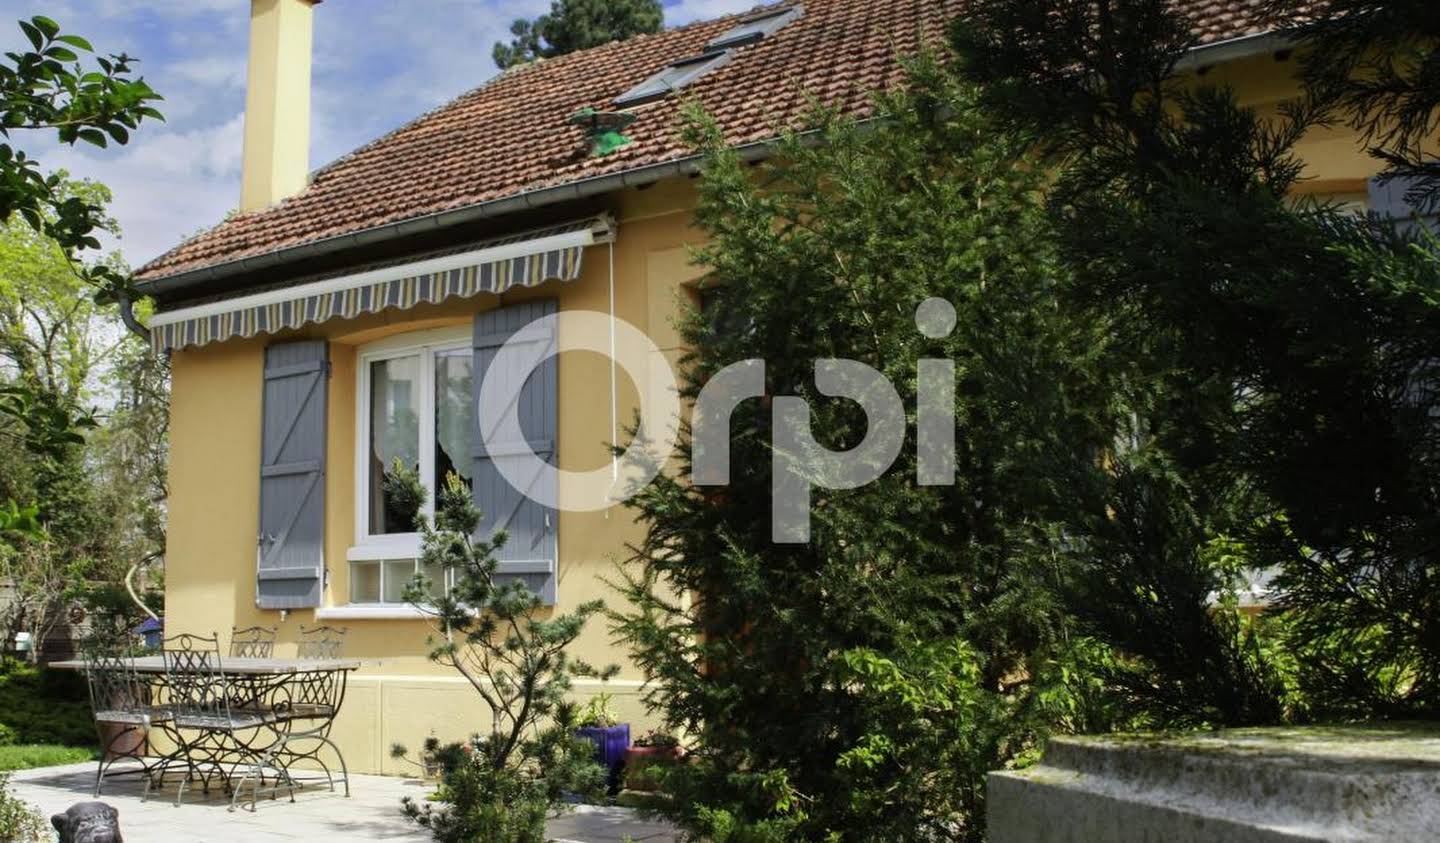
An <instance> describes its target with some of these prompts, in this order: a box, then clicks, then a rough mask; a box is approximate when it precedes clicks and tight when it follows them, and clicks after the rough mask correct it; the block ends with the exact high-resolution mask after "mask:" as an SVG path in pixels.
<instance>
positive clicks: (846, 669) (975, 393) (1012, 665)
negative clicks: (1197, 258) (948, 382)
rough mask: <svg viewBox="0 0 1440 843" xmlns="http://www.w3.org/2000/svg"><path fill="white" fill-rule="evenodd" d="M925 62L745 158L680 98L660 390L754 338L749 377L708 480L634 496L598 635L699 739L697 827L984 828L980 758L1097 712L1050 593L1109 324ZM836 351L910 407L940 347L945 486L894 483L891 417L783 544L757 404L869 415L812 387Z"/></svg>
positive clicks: (1015, 748) (735, 831) (881, 836)
mask: <svg viewBox="0 0 1440 843" xmlns="http://www.w3.org/2000/svg"><path fill="white" fill-rule="evenodd" d="M937 64H938V63H936V62H934V61H932V60H929V59H923V60H919V61H917V62H916V63H915V64H914V66H913V67H912V69H911V70H912V75H911V81H910V88H911V90H909V91H906V92H902V93H899V94H896V95H894V96H886V97H882V98H880V99H879V100H878V101H877V104H876V106H877V108H876V110H877V117H878V118H879V119H880V121H881V122H882V125H883V126H884V129H883V131H875V130H873V128H872V127H869V126H860V125H855V124H854V123H852V122H850V121H847V120H843V119H840V118H838V117H836V116H834V115H832V114H828V113H824V112H821V113H819V114H817V115H816V117H815V120H814V125H816V126H817V129H816V131H815V133H814V134H813V135H810V136H806V137H799V136H790V137H787V138H786V139H785V140H784V141H783V142H782V143H781V145H780V147H779V150H778V152H777V155H776V156H775V157H774V158H773V159H771V160H770V161H768V162H767V163H766V164H764V165H762V166H761V167H760V168H759V169H758V171H757V170H755V169H752V168H750V167H748V166H746V165H744V164H743V163H742V162H741V161H740V160H739V158H738V157H737V156H736V154H735V153H734V152H733V151H731V150H730V149H729V148H728V147H727V145H726V144H725V141H724V139H723V138H722V137H721V136H720V133H719V132H718V130H717V129H716V128H715V125H714V123H713V122H711V121H709V120H707V119H706V118H704V116H703V115H698V114H696V113H695V112H694V111H693V110H692V111H691V112H690V114H689V121H690V122H689V129H688V137H689V139H690V141H691V142H692V143H693V144H695V145H697V146H698V148H699V149H700V151H702V152H703V153H704V156H705V160H706V166H705V172H704V179H703V180H702V181H701V182H700V191H701V202H700V206H699V210H698V222H699V224H700V225H701V226H702V227H703V228H704V229H705V231H706V233H707V234H708V235H709V245H707V246H706V247H704V248H702V249H701V250H700V251H699V253H698V254H697V256H696V259H697V262H698V263H700V264H703V265H704V266H706V267H707V268H708V269H709V270H710V275H709V277H708V280H707V281H706V282H705V286H704V290H703V294H704V296H705V298H706V312H705V313H704V314H693V315H692V316H691V317H690V318H689V319H688V320H687V321H686V323H685V324H684V325H683V326H682V329H683V331H684V334H685V339H686V341H687V344H688V345H689V346H690V347H692V348H694V349H695V351H694V352H693V353H692V354H691V355H690V356H689V357H688V358H687V359H686V360H685V361H684V379H685V380H684V387H683V391H684V394H685V395H686V396H687V397H692V398H693V397H694V396H695V395H696V393H697V391H698V390H699V389H700V388H701V386H703V385H704V384H705V383H706V382H707V381H708V380H709V378H710V377H711V376H712V375H713V374H714V373H715V372H717V371H719V370H720V369H721V368H722V367H724V366H725V365H727V364H730V363H733V362H736V361H740V360H746V359H753V358H759V359H762V360H764V361H765V364H766V370H765V394H766V396H767V397H766V399H763V400H759V401H747V402H745V403H742V404H741V405H740V407H739V408H738V409H737V410H736V411H735V413H734V414H733V416H732V420H731V436H730V460H731V474H730V482H729V485H728V486H727V487H725V488H723V489H704V488H696V487H694V486H692V485H691V484H690V483H689V482H688V477H687V476H685V475H684V474H682V475H680V476H678V477H668V476H667V477H662V478H660V479H658V480H657V481H656V482H655V483H653V484H652V485H651V486H649V487H647V488H646V489H645V490H643V491H642V492H641V493H640V494H639V495H638V497H636V498H635V499H634V500H633V501H632V504H633V505H635V506H636V507H637V509H638V511H639V516H640V518H641V519H642V521H643V522H644V523H645V524H646V525H647V527H648V530H647V537H646V540H645V542H644V544H643V545H642V546H641V547H640V548H638V552H637V555H636V558H635V563H636V569H634V570H632V571H631V572H630V573H629V574H628V575H627V576H626V580H625V582H624V583H623V586H624V593H625V596H626V597H627V599H628V601H629V602H630V604H631V605H632V606H633V607H634V608H633V609H632V610H630V611H627V612H625V613H623V614H622V615H620V616H618V617H617V618H616V629H617V632H618V633H619V634H620V635H621V636H622V637H623V638H624V640H625V641H626V642H627V643H628V644H629V645H630V646H631V648H632V650H633V651H634V656H635V658H636V660H637V662H638V663H639V664H640V665H641V667H642V668H643V669H644V670H645V671H646V673H647V675H648V676H649V677H650V679H651V682H652V685H651V687H650V690H649V693H648V696H647V700H648V702H649V703H650V704H651V705H652V706H654V707H655V708H656V709H658V711H659V712H660V713H662V714H663V715H664V717H665V719H666V721H667V726H668V727H670V728H671V729H673V730H683V731H684V732H685V733H686V734H687V736H690V737H693V739H694V742H695V744H696V746H695V751H694V753H692V755H691V756H690V757H691V759H692V763H689V764H687V765H684V766H682V767H678V768H676V769H675V770H673V771H671V772H669V773H668V775H667V776H666V781H665V786H666V789H667V790H668V791H669V792H671V793H672V794H674V796H675V802H674V808H673V809H672V810H671V813H672V815H673V816H674V817H675V818H676V819H678V820H679V821H680V822H681V823H682V824H683V825H684V826H685V827H686V828H687V829H689V830H690V831H691V832H693V833H694V834H696V835H698V836H700V837H703V838H705V839H713V840H716V841H736V843H738V842H739V841H768V840H792V839H803V840H836V841H851V840H854V841H860V840H865V841H869V840H876V841H879V840H887V841H888V840H893V841H900V840H929V839H978V838H979V837H980V836H981V835H982V833H983V829H982V825H983V810H982V807H981V805H982V800H983V792H984V788H983V778H982V776H983V771H985V770H986V769H993V768H994V767H996V766H1002V765H1005V764H1013V763H1021V762H1022V761H1023V760H1024V759H1026V758H1028V757H1030V756H1032V755H1033V753H1034V751H1035V748H1036V747H1037V746H1038V744H1039V742H1040V741H1041V740H1042V739H1043V737H1044V735H1045V734H1046V733H1047V732H1048V730H1049V729H1050V728H1051V726H1052V724H1055V723H1063V722H1066V721H1069V722H1082V721H1083V722H1085V723H1086V725H1101V726H1107V725H1109V724H1103V723H1095V722H1094V721H1093V720H1088V719H1087V718H1099V717H1101V716H1103V715H1105V714H1106V713H1107V712H1106V709H1105V708H1104V707H1103V706H1100V705H1093V704H1091V703H1090V702H1089V696H1090V694H1091V691H1090V689H1089V686H1088V685H1087V684H1086V683H1085V681H1084V680H1083V677H1082V676H1081V675H1080V668H1081V665H1083V664H1084V663H1085V659H1084V658H1083V656H1084V654H1083V653H1081V652H1079V651H1078V650H1077V649H1076V648H1077V647H1079V646H1080V645H1081V644H1082V643H1085V644H1086V645H1087V646H1090V647H1092V648H1093V647H1094V646H1095V645H1094V644H1093V642H1083V641H1082V639H1080V638H1078V637H1077V636H1075V635H1074V634H1073V633H1072V631H1071V630H1070V629H1069V624H1068V621H1067V620H1066V618H1065V617H1064V614H1063V612H1062V611H1061V607H1060V606H1059V604H1058V603H1057V601H1056V600H1055V598H1054V595H1053V590H1052V588H1051V587H1050V583H1051V582H1053V581H1054V580H1055V579H1056V577H1057V576H1059V575H1060V574H1061V573H1062V572H1063V570H1064V568H1063V561H1064V560H1063V551H1064V548H1065V544H1064V542H1063V541H1062V533H1061V531H1060V529H1059V526H1058V524H1057V522H1056V520H1055V518H1056V514H1057V512H1058V507H1059V506H1060V504H1062V503H1065V502H1066V499H1067V497H1068V495H1069V493H1070V489H1069V488H1068V487H1067V486H1066V485H1065V484H1064V483H1062V482H1059V481H1058V480H1057V478H1064V479H1065V480H1068V479H1069V478H1070V477H1075V476H1084V475H1085V473H1086V472H1090V471H1094V470H1095V468H1094V465H1095V455H1096V454H1098V453H1099V452H1100V450H1101V448H1102V447H1103V445H1104V444H1105V439H1104V438H1103V437H1104V432H1105V430H1106V428H1105V427H1104V426H1103V425H1102V422H1103V421H1104V416H1105V411H1106V409H1107V407H1106V406H1105V405H1104V403H1103V401H1102V400H1101V398H1103V396H1104V395H1105V394H1106V393H1105V392H1104V391H1103V390H1102V389H1101V387H1102V386H1103V385H1104V380H1103V377H1104V376H1103V373H1100V372H1097V371H1096V370H1095V369H1093V368H1091V366H1090V361H1091V360H1092V359H1093V358H1094V357H1095V356H1096V354H1097V353H1098V352H1097V350H1096V349H1097V348H1103V346H1104V333H1103V331H1104V329H1105V328H1106V325H1105V323H1103V322H1102V323H1086V322H1081V321H1078V320H1070V319H1066V318H1064V314H1062V313H1060V312H1059V311H1057V309H1056V308H1055V307H1054V304H1053V301H1054V296H1055V292H1054V286H1055V284H1056V283H1057V280H1058V278H1059V276H1060V267H1059V265H1058V264H1057V262H1056V259H1055V254H1054V252H1053V251H1052V250H1051V249H1050V247H1049V245H1048V244H1049V243H1050V242H1051V241H1052V239H1053V235H1052V234H1051V232H1050V231H1049V230H1048V224H1047V221H1046V219H1045V215H1044V213H1043V205H1042V202H1041V196H1042V191H1043V189H1044V186H1045V182H1044V179H1043V177H1042V174H1041V172H1040V171H1039V170H1038V169H1036V168H1034V167H1033V166H1031V163H1032V162H1030V161H1029V160H1028V159H1026V158H1025V156H1024V154H1023V144H1022V143H1021V139H1019V138H1017V137H1015V136H1012V135H1010V134H1007V133H1005V132H1002V131H998V130H997V127H996V126H994V125H993V124H992V123H991V122H990V121H989V120H988V119H986V117H985V116H984V115H983V114H981V113H980V112H979V111H978V110H977V109H976V108H975V107H974V97H975V93H974V91H973V90H972V89H971V88H969V87H967V86H962V85H956V84H954V83H953V82H952V81H951V80H949V79H948V78H947V77H946V75H945V73H944V72H943V71H942V70H940V69H939V68H938V66H937ZM814 141H818V142H814ZM931 297H940V298H943V299H945V300H946V301H948V302H950V303H951V304H952V305H953V306H954V308H955V311H956V317H957V320H956V325H955V328H954V330H953V331H952V332H951V333H950V334H949V335H948V336H945V337H942V338H939V339H930V338H927V337H925V336H924V335H922V334H921V333H920V331H919V330H918V329H917V327H916V325H915V313H916V308H917V306H918V305H920V303H921V302H923V301H925V300H926V299H928V298H931ZM832 357H833V358H848V359H851V360H858V361H860V362H863V363H865V364H868V365H870V366H872V367H874V368H875V369H877V370H878V371H880V372H881V373H882V374H884V375H885V376H886V377H887V378H888V381H889V382H890V383H891V384H892V385H893V386H894V387H895V388H896V390H897V391H898V392H899V394H900V396H901V399H902V401H903V402H904V404H905V406H906V407H907V408H913V407H915V406H916V401H917V394H916V368H917V364H918V361H919V360H921V359H950V360H954V361H955V362H956V390H955V396H954V406H953V409H954V413H955V428H956V434H957V464H958V466H957V482H956V484H955V485H953V486H917V485H916V483H915V481H914V478H915V476H916V470H917V464H916V457H915V451H916V438H917V431H916V429H915V426H914V418H913V416H912V417H911V418H910V419H909V421H908V424H909V429H908V430H907V433H906V439H905V446H904V448H902V451H901V455H900V457H899V459H898V460H897V461H896V462H895V464H894V465H893V466H892V467H891V468H890V469H889V470H888V471H886V472H885V473H884V475H883V476H882V477H880V479H879V480H877V481H876V482H874V483H871V484H869V485H867V486H864V487H861V488H858V489H853V490H829V489H819V488H817V489H815V491H814V500H813V506H812V532H811V539H810V541H809V542H808V543H807V544H796V545H777V544H774V543H772V541H771V524H770V517H771V512H770V495H771V475H770V470H771V469H770V467H771V463H772V451H771V447H770V440H769V437H770V436H771V430H770V418H769V415H770V414H769V412H768V407H769V403H768V399H769V396H780V395H795V396H799V397H801V398H803V399H805V400H806V401H807V402H808V403H809V406H810V413H811V428H812V429H813V430H814V431H816V435H817V437H818V438H820V439H821V440H823V441H824V442H825V443H826V445H827V447H831V448H844V447H849V446H850V445H853V444H854V443H856V442H858V441H859V440H860V438H861V436H862V434H863V433H864V431H865V429H866V419H865V417H864V414H863V413H861V412H860V411H859V410H858V409H857V407H856V406H855V405H854V404H853V403H851V402H848V401H840V400H836V399H834V398H831V397H828V396H826V395H823V394H820V392H819V391H818V390H817V389H816V387H815V385H814V369H813V367H814V361H816V360H817V359H821V358H832ZM1097 396H1100V398H1097ZM907 412H909V410H907ZM681 447H682V452H683V457H684V460H683V465H684V467H685V470H686V471H688V467H689V461H690V458H691V456H692V453H693V452H692V448H693V445H692V443H691V442H690V440H689V437H688V436H686V437H683V439H682V445H681ZM675 595H686V596H687V597H688V598H689V599H688V600H680V599H677V598H676V597H675Z"/></svg>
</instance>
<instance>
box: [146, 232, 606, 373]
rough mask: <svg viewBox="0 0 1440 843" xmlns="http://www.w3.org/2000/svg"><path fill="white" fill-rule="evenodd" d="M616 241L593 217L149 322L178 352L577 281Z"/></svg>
mask: <svg viewBox="0 0 1440 843" xmlns="http://www.w3.org/2000/svg"><path fill="white" fill-rule="evenodd" d="M613 240H614V221H613V220H612V219H610V218H609V217H606V216H601V217H592V218H590V219H585V220H580V221H576V222H571V223H567V224H565V225H558V226H552V227H549V228H544V229H538V230H534V231H528V232H525V233H523V234H515V235H511V236H507V237H503V238H496V239H494V240H487V241H484V242H482V243H477V244H473V245H471V246H467V247H465V248H464V249H463V250H457V251H453V252H450V253H447V254H443V255H438V256H433V257H430V258H427V259H425V260H420V261H410V262H407V263H401V264H395V265H392V266H385V267H380V268H376V269H370V270H367V271H365V272H360V273H353V274H348V275H344V276H340V277H336V278H328V279H324V280H319V281H313V282H310V283H306V284H301V285H298V286H294V287H286V288H282V289H278V290H270V291H267V292H262V293H254V294H248V295H242V296H238V297H234V298H227V299H223V300H220V301H215V302H209V303H206V304H201V305H194V306H191V307H184V308H179V309H176V310H173V311H163V312H160V313H156V314H155V315H154V316H152V317H151V319H150V324H149V328H150V342H151V344H152V345H153V346H154V347H155V350H156V351H157V352H167V351H174V350H176V349H181V348H186V347H190V346H200V345H205V344H207V343H212V342H221V341H224V340H228V339H232V338H235V337H253V336H257V335H259V334H274V333H279V332H280V331H285V330H290V329H294V328H299V327H301V326H303V325H308V324H311V323H319V322H327V321H329V320H331V319H354V318H355V317H357V316H362V315H364V314H367V313H379V312H380V311H382V310H391V309H395V310H405V309H407V308H411V307H414V306H416V305H418V304H438V303H440V302H442V301H445V300H447V299H452V298H468V297H471V296H477V295H480V294H482V293H491V294H497V293H503V292H505V291H506V290H509V289H511V288H512V287H534V286H536V285H537V284H542V283H544V282H546V281H574V280H575V279H576V278H579V277H580V263H581V258H582V256H583V255H584V251H585V247H586V246H590V245H593V244H595V243H608V242H611V241H613Z"/></svg>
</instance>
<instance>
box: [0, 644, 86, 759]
mask: <svg viewBox="0 0 1440 843" xmlns="http://www.w3.org/2000/svg"><path fill="white" fill-rule="evenodd" d="M95 740H96V738H95V725H94V722H93V721H92V720H91V719H90V704H89V702H88V701H87V697H86V690H85V677H84V676H83V675H82V674H79V673H74V672H71V671H59V670H49V669H47V668H38V667H35V666H33V665H26V664H20V663H18V662H15V661H13V660H9V659H7V660H5V661H3V662H0V745H5V746H20V745H25V744H59V745H61V746H78V747H93V746H94V745H95Z"/></svg>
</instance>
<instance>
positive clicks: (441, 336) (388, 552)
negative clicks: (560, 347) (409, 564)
mask: <svg viewBox="0 0 1440 843" xmlns="http://www.w3.org/2000/svg"><path fill="white" fill-rule="evenodd" d="M472 333H473V332H472V329H471V328H470V326H468V325H458V326H454V327H449V328H436V329H432V330H425V331H414V332H411V333H406V334H398V335H396V336H393V337H387V338H385V339H383V340H378V341H376V342H373V343H369V344H367V345H364V346H362V347H361V348H360V350H359V353H358V354H357V360H356V367H355V368H356V371H355V377H356V384H355V544H354V546H352V547H351V548H350V551H349V553H348V554H347V558H348V561H350V562H369V561H386V560H388V561H396V562H398V561H404V560H411V559H413V560H417V564H418V558H419V556H420V534H419V533H389V534H377V535H372V534H371V533H370V399H371V395H370V365H371V364H372V363H375V362H378V361H382V360H393V359H395V358H398V357H408V356H412V355H418V356H419V358H420V374H419V380H420V388H419V389H417V390H416V392H417V402H416V411H417V412H418V413H419V415H420V418H421V425H420V442H419V455H420V482H421V483H423V484H424V485H425V488H426V489H427V490H428V489H432V488H434V485H435V483H434V481H435V430H434V426H435V356H436V354H437V353H442V352H448V351H457V350H461V349H470V348H473V342H474V340H473V337H472ZM421 514H423V515H424V516H425V517H427V518H431V517H433V516H434V514H435V501H434V495H430V496H427V499H426V501H425V505H424V507H422V509H421ZM382 571H383V566H382ZM382 577H383V574H382ZM380 593H381V596H382V597H383V596H384V593H385V592H384V582H383V579H382V582H381V592H380ZM347 599H348V595H347ZM365 605H371V604H365ZM375 605H394V604H375Z"/></svg>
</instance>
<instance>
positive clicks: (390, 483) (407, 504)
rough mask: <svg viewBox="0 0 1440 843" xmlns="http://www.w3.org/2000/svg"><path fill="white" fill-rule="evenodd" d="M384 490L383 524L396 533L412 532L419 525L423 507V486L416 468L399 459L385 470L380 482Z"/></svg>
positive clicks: (418, 470)
mask: <svg viewBox="0 0 1440 843" xmlns="http://www.w3.org/2000/svg"><path fill="white" fill-rule="evenodd" d="M380 483H381V486H382V487H383V488H384V490H385V523H386V525H387V526H389V527H390V528H392V529H394V530H396V531H398V532H408V531H413V530H415V529H417V528H418V526H419V523H420V520H419V519H420V508H421V507H423V506H424V505H425V497H426V495H425V486H424V485H423V484H422V483H421V482H420V469H419V467H418V466H409V465H406V464H405V461H404V460H402V459H401V458H400V457H396V458H395V460H394V462H392V463H391V464H390V466H389V467H388V468H387V469H386V470H385V476H384V478H383V479H382V480H381V481H380Z"/></svg>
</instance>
